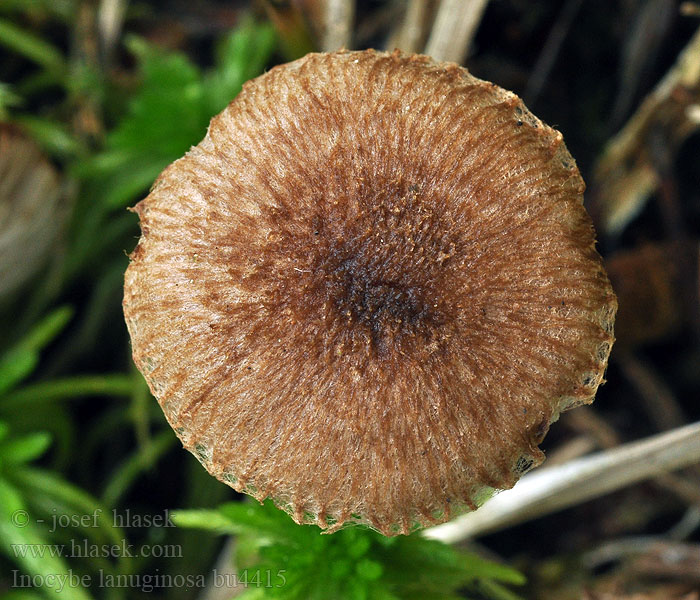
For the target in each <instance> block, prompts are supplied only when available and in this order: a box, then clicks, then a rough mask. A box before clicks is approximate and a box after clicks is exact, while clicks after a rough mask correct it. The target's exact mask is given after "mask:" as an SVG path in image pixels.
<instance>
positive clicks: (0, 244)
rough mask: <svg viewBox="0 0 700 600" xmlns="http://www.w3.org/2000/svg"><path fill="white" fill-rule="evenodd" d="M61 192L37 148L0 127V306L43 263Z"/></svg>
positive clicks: (63, 202)
mask: <svg viewBox="0 0 700 600" xmlns="http://www.w3.org/2000/svg"><path fill="white" fill-rule="evenodd" d="M66 192H67V189H66V186H65V185H64V182H62V181H61V178H60V177H59V174H58V172H57V171H56V169H55V168H54V167H53V165H51V163H50V162H49V160H48V159H47V158H46V157H45V156H44V154H43V153H42V151H41V149H40V148H39V146H37V144H36V143H35V142H34V141H32V140H31V139H30V138H29V137H27V136H26V135H24V134H23V133H22V132H21V130H20V129H18V128H17V127H15V126H11V125H8V124H1V123H0V302H2V301H5V300H6V299H7V298H9V297H11V296H12V295H13V294H15V292H17V291H18V290H19V289H20V288H21V287H22V286H23V285H24V284H25V283H27V281H28V280H29V279H30V278H31V277H32V276H33V275H35V274H36V273H37V271H39V269H40V268H41V267H42V266H44V265H45V263H46V261H47V260H48V258H49V255H50V253H51V250H52V249H53V247H54V246H55V244H56V239H57V237H58V236H59V234H60V232H61V229H62V227H63V224H64V222H65V220H66V214H67V209H68V201H67V200H68V198H67V193H66Z"/></svg>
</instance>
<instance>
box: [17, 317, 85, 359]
mask: <svg viewBox="0 0 700 600" xmlns="http://www.w3.org/2000/svg"><path fill="white" fill-rule="evenodd" d="M72 316H73V309H72V308H71V307H69V306H62V307H60V308H57V309H56V310H54V311H53V312H52V313H51V314H49V315H48V316H47V317H45V318H43V319H42V320H41V321H39V323H38V324H37V325H36V326H35V327H34V328H33V329H32V330H31V331H30V332H29V334H28V335H26V336H25V337H24V338H23V339H22V341H21V342H20V343H19V344H18V345H17V346H16V348H20V349H22V350H31V351H34V352H39V351H40V350H42V349H43V348H44V347H45V346H46V345H47V344H48V343H49V342H51V341H52V340H53V339H54V338H55V337H56V336H57V335H58V334H59V333H61V331H63V328H64V327H65V326H66V325H67V324H68V321H70V320H71V318H72Z"/></svg>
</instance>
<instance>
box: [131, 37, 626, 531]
mask: <svg viewBox="0 0 700 600" xmlns="http://www.w3.org/2000/svg"><path fill="white" fill-rule="evenodd" d="M583 189H584V184H583V181H582V180H581V177H580V175H579V172H578V169H577V168H576V165H575V162H574V160H573V159H572V158H571V156H570V155H569V153H568V152H567V150H566V148H565V146H564V144H563V142H562V136H561V134H560V133H559V132H557V131H555V130H553V129H550V128H549V127H547V126H546V125H544V124H543V123H542V122H541V121H539V120H538V119H536V118H535V117H534V116H533V115H532V114H531V113H529V112H528V111H527V109H526V108H525V107H524V106H523V104H522V102H521V101H520V100H519V99H518V98H517V97H516V96H515V95H513V94H512V93H510V92H507V91H504V90H503V89H501V88H499V87H497V86H495V85H494V84H491V83H487V82H485V81H481V80H479V79H476V78H474V77H472V76H471V75H469V73H468V72H467V71H466V70H465V69H462V68H460V67H458V66H456V65H454V64H441V63H435V62H433V61H431V60H430V59H429V58H427V57H425V56H410V55H403V54H400V53H398V52H396V53H393V54H388V53H382V52H375V51H363V52H346V51H341V52H337V53H332V54H310V55H308V56H306V57H304V58H302V59H300V60H298V61H295V62H293V63H290V64H286V65H282V66H279V67H276V68H274V69H272V70H271V71H270V72H268V73H266V74H265V75H263V76H261V77H259V78H257V79H255V80H254V81H251V82H249V83H248V84H247V85H246V86H245V87H244V89H243V91H242V92H241V94H240V95H239V96H238V97H237V98H236V99H235V100H234V101H233V102H232V103H231V104H230V105H229V106H228V107H227V108H226V109H225V110H224V111H223V112H222V113H221V114H219V115H218V116H216V117H215V118H214V119H213V120H212V122H211V125H210V127H209V131H208V133H207V135H206V137H205V138H204V140H203V141H202V142H201V143H200V144H199V145H198V146H196V147H195V148H193V149H192V150H191V151H190V152H189V153H188V154H187V155H186V156H185V157H184V158H182V159H180V160H178V161H176V162H175V163H173V164H172V165H171V166H170V167H168V168H167V169H166V170H165V171H164V172H163V173H162V174H161V176H160V177H159V178H158V180H157V182H156V184H155V185H154V187H153V190H152V191H151V193H150V195H149V196H148V197H147V198H146V199H145V200H143V201H142V202H140V203H139V204H138V205H137V206H136V208H135V210H136V212H138V214H139V216H140V219H141V228H142V231H143V235H142V237H141V240H140V241H139V244H138V246H137V247H136V249H135V250H134V252H133V254H132V256H131V259H132V262H131V265H130V266H129V269H128V270H127V273H126V287H125V297H124V312H125V315H126V320H127V324H128V327H129V331H130V333H131V338H132V343H133V355H134V360H135V362H136V364H137V366H138V367H139V369H140V370H141V371H142V373H143V374H144V376H145V377H146V379H147V381H148V383H149V385H150V388H151V390H152V392H153V394H154V395H155V396H156V398H158V401H159V402H160V404H161V406H162V407H163V410H164V412H165V415H166V417H167V419H168V421H169V422H170V424H171V425H172V427H173V428H174V429H175V431H176V432H177V434H178V435H179V436H180V438H181V439H182V442H183V444H184V445H185V447H186V448H187V449H189V450H190V451H192V452H193V453H195V454H196V456H197V457H198V458H199V459H200V460H201V462H202V463H203V464H204V465H205V467H206V468H207V469H208V470H209V472H210V473H211V474H212V475H214V476H216V477H218V478H219V479H221V480H222V481H224V482H226V483H227V484H229V485H230V486H231V487H233V488H235V489H236V490H239V491H243V492H247V493H249V494H252V495H253V496H255V497H256V498H258V499H264V498H266V497H272V498H273V499H274V500H275V502H276V503H277V504H278V505H279V506H281V507H282V508H284V509H285V510H287V511H288V512H289V513H290V514H291V515H292V516H293V517H294V519H295V520H296V521H297V522H316V523H317V524H319V525H320V526H321V527H324V528H326V527H330V528H331V529H336V528H338V527H340V526H341V525H342V524H343V523H345V522H346V521H356V522H362V523H365V524H368V525H369V526H371V527H373V528H375V529H377V530H379V531H381V532H383V533H385V534H395V533H405V532H408V531H409V530H411V529H412V528H413V527H414V526H416V525H417V524H418V525H426V524H429V523H435V522H440V521H444V520H446V519H448V518H449V517H450V515H451V514H452V513H453V512H454V511H455V510H462V509H463V508H467V507H471V508H473V507H474V506H475V504H476V503H477V502H478V500H479V498H480V496H481V494H482V493H483V492H484V491H486V490H489V489H490V488H495V489H502V488H508V487H511V486H512V485H513V484H514V483H515V481H516V480H517V479H518V477H519V476H520V475H521V474H522V473H523V472H524V471H526V470H527V469H528V468H530V467H531V466H532V465H533V464H537V463H539V462H541V460H542V458H543V455H542V453H541V451H540V450H539V449H538V447H537V446H538V444H539V443H540V442H541V440H542V438H543V437H544V435H545V433H546V432H547V429H548V428H549V425H550V423H551V422H552V421H554V420H556V419H557V417H558V415H559V412H560V411H562V410H564V409H567V408H570V407H572V406H574V405H577V404H581V403H587V402H591V401H592V399H593V396H594V394H595V392H596V389H597V387H598V385H599V384H600V383H601V381H602V378H603V372H604V369H605V366H606V363H607V358H608V354H609V351H610V347H611V344H612V342H613V334H612V323H613V318H614V313H615V309H616V301H615V297H614V294H613V292H612V289H611V287H610V284H609V282H608V279H607V277H606V274H605V272H604V270H603V268H602V265H601V260H600V257H599V255H598V254H597V252H596V250H595V248H594V233H593V229H592V225H591V221H590V219H589V217H588V215H587V214H586V212H585V210H584V208H583V204H582V192H583Z"/></svg>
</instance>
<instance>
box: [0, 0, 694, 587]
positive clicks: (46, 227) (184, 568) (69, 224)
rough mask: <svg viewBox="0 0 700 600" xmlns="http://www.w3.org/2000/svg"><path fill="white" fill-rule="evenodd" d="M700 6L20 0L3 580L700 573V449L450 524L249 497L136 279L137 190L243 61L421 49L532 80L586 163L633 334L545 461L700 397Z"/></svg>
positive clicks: (606, 583) (8, 261) (512, 582)
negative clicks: (491, 528) (407, 527)
mask: <svg viewBox="0 0 700 600" xmlns="http://www.w3.org/2000/svg"><path fill="white" fill-rule="evenodd" d="M449 11H452V13H450V12H449ZM445 15H447V17H448V18H445ZM699 25H700V6H698V5H697V4H694V3H692V2H684V3H678V2H674V1H668V0H615V1H609V0H589V1H587V2H583V1H582V0H562V1H559V0H557V1H554V0H552V1H546V2H527V1H525V0H492V1H491V2H488V1H483V0H473V1H472V0H463V1H461V2H454V1H451V0H442V1H438V0H418V1H415V0H386V1H379V0H376V1H370V0H365V1H363V0H358V1H357V2H350V1H343V2H338V1H335V0H329V1H327V2H326V1H324V0H260V1H257V2H256V1H250V2H243V1H239V2H234V1H230V2H224V1H216V0H190V1H189V2H185V1H183V0H159V1H154V2H146V1H144V0H142V1H137V0H99V1H98V0H0V596H2V597H3V598H8V599H9V598H13V599H20V598H21V599H28V598H32V599H33V598H44V597H53V596H54V595H55V594H57V593H59V589H60V594H61V596H63V597H66V598H79V599H83V598H85V599H87V598H110V599H111V598H114V599H120V598H140V597H145V596H149V597H161V598H183V599H184V598H206V599H208V600H213V599H217V598H228V597H233V596H234V595H239V594H241V593H244V594H246V595H247V596H246V597H260V598H266V597H279V598H300V599H307V598H352V599H355V598H357V599H358V600H360V599H364V598H367V599H370V598H387V599H388V598H421V599H422V598H472V599H479V598H501V599H503V600H508V599H511V600H512V599H514V598H526V597H527V598H557V599H564V600H565V599H567V598H572V599H573V598H590V599H593V598H605V599H608V598H609V599H615V598H632V597H634V598H688V599H690V598H696V599H697V598H698V597H699V596H697V595H692V594H693V593H695V592H697V591H698V589H700V587H699V586H700V533H699V529H698V526H699V525H700V471H698V469H693V468H689V469H685V470H684V471H681V472H679V473H675V474H673V475H666V476H664V478H659V479H655V480H652V481H648V482H646V483H641V484H637V485H635V486H631V487H628V488H626V489H624V490H621V491H618V492H616V493H615V494H613V495H608V496H605V497H602V498H600V499H598V500H595V501H592V502H588V503H586V504H584V505H582V506H580V507H574V508H569V509H567V510H565V511H561V512H558V513H556V514H553V515H549V516H545V517H541V518H539V519H537V520H534V521H531V522H529V523H525V524H523V525H520V526H518V527H512V528H509V529H507V530H505V531H502V532H496V533H493V534H491V535H488V536H485V537H481V538H480V539H479V541H478V543H476V542H471V543H470V544H469V546H468V547H466V548H464V547H460V548H459V549H458V550H457V549H455V548H454V547H451V546H447V545H444V544H441V543H439V542H437V541H429V540H427V539H425V538H423V537H421V536H419V535H415V534H414V535H412V536H409V537H407V538H398V539H386V538H382V536H379V535H377V534H374V533H373V532H369V531H366V530H363V529H358V528H355V529H349V530H344V531H341V532H339V533H338V534H334V535H332V536H321V535H319V533H318V530H317V528H315V527H299V526H296V525H295V524H294V523H292V521H291V520H290V519H289V518H288V517H287V516H286V515H284V514H282V513H280V512H279V511H277V510H276V509H274V507H271V506H269V505H265V506H262V507H260V506H258V505H257V504H251V503H248V502H247V501H243V500H242V498H241V497H240V496H238V495H237V494H235V493H234V492H233V491H232V490H230V489H229V488H228V487H226V486H225V485H223V484H221V483H220V482H218V481H216V480H214V479H213V478H211V477H210V476H209V475H208V474H207V473H206V471H205V470H204V469H203V468H201V466H200V465H199V463H198V462H197V461H196V460H195V459H194V458H193V457H192V456H190V455H189V453H186V452H183V451H182V449H181V448H180V445H179V443H178V442H177V440H176V437H175V435H174V434H173V432H172V431H171V429H170V427H169V426H168V425H167V423H166V422H165V419H164V417H163V415H162V413H161V411H160V408H159V407H158V405H157V403H156V402H155V401H154V400H153V398H152V397H151V396H150V394H149V392H148V389H147V387H146V384H145V382H144V381H143V378H142V377H141V376H140V374H139V373H138V372H137V371H136V370H135V368H134V366H133V364H132V363H131V360H130V348H129V341H128V336H127V333H126V329H125V326H124V323H123V318H122V314H121V297H122V292H121V290H122V282H123V273H124V270H125V268H126V266H127V262H128V259H127V254H128V252H130V251H131V250H132V249H133V247H134V245H135V243H136V239H137V238H138V235H139V230H138V224H137V218H136V216H135V215H133V214H131V213H129V212H127V211H126V210H125V209H126V207H128V206H131V205H133V204H135V203H136V202H137V201H138V200H139V199H141V198H142V197H144V195H145V194H146V193H147V192H148V188H149V186H150V184H151V183H152V182H153V180H154V179H155V177H156V176H157V175H158V173H159V172H160V171H161V170H162V169H163V168H164V167H165V166H167V165H168V164H169V163H170V162H172V161H173V160H175V159H177V158H179V157H180V156H182V155H183V154H184V153H185V152H186V151H187V150H188V149H189V148H190V146H192V145H194V144H197V143H198V142H199V141H200V140H201V138H202V137H203V136H204V134H205V132H206V128H207V124H208V122H209V119H210V118H211V117H212V116H213V115H215V114H216V113H218V112H219V111H221V110H222V109H223V108H224V107H225V106H226V105H227V104H228V102H229V101H230V100H231V99H232V98H233V97H234V96H235V95H236V94H237V93H238V91H239V90H240V89H241V86H242V84H243V83H244V82H245V81H246V80H248V79H250V78H252V77H255V76H256V75H258V74H260V73H262V72H263V70H264V69H266V68H269V67H271V66H273V65H274V64H277V63H280V62H285V61H287V60H292V59H294V58H297V57H299V56H302V55H303V54H305V53H306V52H308V51H311V50H321V49H332V48H336V47H339V46H340V45H345V46H346V47H349V48H366V47H377V48H393V47H395V46H399V47H401V48H402V49H405V50H408V51H420V50H423V49H425V48H427V49H429V50H430V52H431V54H433V55H434V56H436V57H437V58H442V59H450V60H456V61H458V62H462V63H463V64H465V65H466V66H467V67H468V68H469V69H470V70H471V71H472V72H473V73H474V74H475V75H476V76H478V77H482V78H484V79H488V80H491V81H494V82H496V83H497V84H499V85H501V86H502V87H505V88H507V89H511V90H513V91H515V92H516V93H518V94H519V95H521V96H522V97H523V98H524V100H525V102H526V103H527V104H528V106H529V107H530V108H531V109H532V110H533V111H534V112H535V113H536V114H537V115H538V116H540V117H541V118H542V119H543V120H545V121H546V122H548V123H550V124H552V125H553V126H555V127H556V128H558V129H559V130H561V131H562V132H563V133H564V135H565V139H566V142H567V145H568V147H569V149H570V150H571V152H572V154H573V155H574V156H575V157H576V159H577V161H578V163H579V166H580V168H581V171H582V173H583V175H584V178H585V179H586V181H587V182H588V183H589V192H588V194H587V200H586V201H587V205H588V208H589V210H590V211H591V213H592V215H593V217H594V220H595V222H596V227H597V230H598V236H599V241H600V245H599V249H600V251H601V253H602V254H603V255H604V257H605V259H606V262H607V265H608V268H609V271H610V275H611V278H612V279H613V284H614V286H615V288H616V291H617V293H618V295H619V299H620V314H619V320H618V326H617V337H618V344H617V346H616V348H615V350H614V352H613V357H612V361H611V366H610V369H609V372H608V377H607V378H608V381H609V382H608V384H607V385H606V386H604V387H603V388H601V390H600V391H599V394H598V400H597V403H596V404H595V405H594V406H595V408H594V409H588V408H586V409H579V410H576V411H572V412H571V413H567V414H566V415H564V416H563V417H562V419H561V423H560V424H559V425H557V426H556V427H555V428H553V430H552V432H551V434H550V436H549V437H548V439H547V440H546V443H545V450H546V451H547V452H548V456H549V457H550V458H549V461H550V462H552V463H556V462H564V461H566V460H568V459H570V458H573V457H575V456H579V455H582V454H585V453H587V452H590V451H593V450H604V449H606V448H612V447H615V446H617V445H619V444H621V443H624V442H626V441H629V440H633V439H636V438H640V437H644V436H648V435H651V434H653V433H656V432H659V431H663V430H668V429H673V428H676V427H679V426H681V425H683V424H685V423H688V422H690V421H696V420H698V419H700V402H699V401H698V399H699V398H700V345H699V344H698V340H699V339H700V338H699V332H700V324H699V321H700V311H699V310H698V302H697V297H698V283H699V277H698V249H699V245H698V239H699V236H700V136H698V135H697V133H696V132H697V128H698V125H700V66H699V65H700V43H699V42H698V34H697V33H696V30H697V29H698V26H699ZM171 509H180V511H179V512H178V513H176V514H175V516H174V517H173V518H172V521H174V523H175V524H177V526H175V525H174V524H173V523H172V522H171V520H170V515H169V514H168V513H166V512H165V511H167V510H171ZM113 511H116V512H114V513H113ZM115 514H116V515H117V516H118V517H119V518H117V519H116V522H115V518H114V515H115ZM164 518H165V521H163V520H162V519H164ZM625 542H627V545H625ZM76 544H78V545H79V546H80V548H76V547H75V545H76ZM615 544H617V545H615ZM58 547H65V548H71V547H72V550H73V551H72V556H68V555H66V554H65V553H64V555H62V556H61V555H60V554H61V552H59V551H55V550H54V551H52V548H58ZM20 548H25V550H24V551H23V550H21V549H20ZM32 548H35V549H39V550H32ZM41 548H44V550H41ZM81 552H82V555H81ZM669 552H675V554H674V556H675V559H674V561H671V562H670V563H669V561H668V560H666V559H665V558H664V556H666V555H667V554H668V553H669ZM664 553H666V554H664ZM86 554H90V555H89V556H86ZM234 562H235V563H236V565H238V568H246V567H248V570H247V571H243V572H240V573H239V572H238V571H236V570H235V568H234V566H233V563H234ZM505 565H510V566H505ZM511 567H516V568H517V570H515V569H514V568H511ZM215 570H216V571H215ZM280 571H281V572H282V576H283V577H282V579H280ZM214 572H216V573H218V574H222V575H223V574H228V575H232V574H233V573H239V575H240V577H239V579H242V580H243V583H246V582H247V583H248V585H239V586H238V588H237V589H235V590H230V589H228V590H227V589H222V586H221V585H217V582H216V581H215V580H214V579H212V574H213V573H214ZM256 573H257V575H256ZM520 573H524V574H525V576H523V575H521V574H520ZM58 575H62V576H64V577H80V576H84V575H88V576H89V577H90V578H91V579H90V585H71V581H75V580H74V579H72V580H66V579H63V580H61V578H60V577H57V576H58ZM23 577H24V578H23ZM110 577H111V578H112V579H109V578H110ZM177 577H179V579H178V578H177ZM256 577H257V579H256ZM269 577H271V579H268V578H269ZM159 578H160V579H159ZM283 580H284V581H283ZM526 580H527V582H526ZM61 581H63V585H62V584H61ZM66 581H67V582H66ZM228 581H229V582H230V581H233V580H232V579H230V578H229V580H228ZM278 582H279V583H280V584H281V583H284V585H280V586H279V587H278V586H277V585H276V584H277V583H278ZM266 584H267V585H266ZM634 594H637V595H634Z"/></svg>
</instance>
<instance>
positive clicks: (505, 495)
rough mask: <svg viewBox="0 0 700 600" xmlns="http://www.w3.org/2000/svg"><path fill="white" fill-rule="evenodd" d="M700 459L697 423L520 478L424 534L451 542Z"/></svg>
mask: <svg viewBox="0 0 700 600" xmlns="http://www.w3.org/2000/svg"><path fill="white" fill-rule="evenodd" d="M698 461H700V422H698V423H693V424H691V425H687V426H685V427H681V428H678V429H674V430H673V431H670V432H668V433H663V434H661V435H656V436H653V437H650V438H646V439H644V440H641V441H638V442H633V443H630V444H625V445H624V446H620V447H618V448H614V449H612V450H607V451H605V452H599V453H597V454H594V455H592V456H588V457H585V458H580V459H577V460H574V461H571V462H570V463H567V464H564V465H561V466H558V467H551V468H549V469H541V470H538V471H535V472H533V473H530V474H528V475H526V476H525V477H523V478H522V479H521V480H520V481H519V482H518V483H517V484H516V485H515V487H514V488H513V489H511V490H507V491H505V492H501V493H500V494H498V495H497V496H495V497H494V498H492V499H491V500H489V501H488V502H487V503H486V504H484V506H482V507H481V508H480V509H479V510H477V511H474V512H471V513H467V514H464V515H462V516H460V517H457V518H456V519H454V520H453V521H450V522H449V523H444V524H442V525H438V526H436V527H431V528H429V529H426V530H425V531H424V535H426V536H427V537H430V538H434V539H439V540H442V541H443V542H447V543H454V542H458V541H462V540H465V539H468V538H472V537H476V536H479V535H483V534H485V533H488V532H491V531H495V530H498V529H502V528H504V527H508V526H510V525H515V524H517V523H522V522H524V521H527V520H530V519H534V518H536V517H540V516H543V515H546V514H549V513H552V512H555V511H558V510H561V509H563V508H567V507H570V506H574V505H576V504H580V503H581V502H585V501H586V500H590V499H592V498H597V497H599V496H602V495H604V494H607V493H609V492H612V491H615V490H618V489H620V488H623V487H625V486H627V485H630V484H632V483H636V482H639V481H642V480H644V479H648V478H649V477H655V476H658V475H661V474H663V473H667V472H669V471H673V470H675V469H680V468H682V467H685V466H688V465H692V464H694V463H696V462H698Z"/></svg>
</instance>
